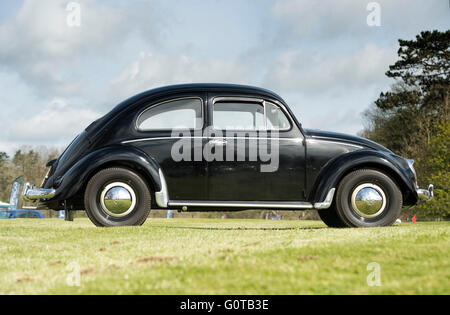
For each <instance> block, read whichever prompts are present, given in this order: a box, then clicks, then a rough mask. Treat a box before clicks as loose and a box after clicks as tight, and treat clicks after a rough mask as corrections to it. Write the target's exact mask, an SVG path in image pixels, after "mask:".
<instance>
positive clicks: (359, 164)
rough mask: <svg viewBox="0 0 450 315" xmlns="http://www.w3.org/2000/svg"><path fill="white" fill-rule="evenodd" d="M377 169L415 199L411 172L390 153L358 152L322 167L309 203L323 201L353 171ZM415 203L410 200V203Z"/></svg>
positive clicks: (348, 154)
mask: <svg viewBox="0 0 450 315" xmlns="http://www.w3.org/2000/svg"><path fill="white" fill-rule="evenodd" d="M365 167H367V168H377V169H380V170H382V171H385V172H387V173H388V175H390V176H391V177H393V179H394V180H395V181H397V183H398V184H399V185H400V188H401V190H403V192H404V193H405V191H404V190H405V189H406V192H407V195H408V196H412V197H411V198H413V199H414V197H417V194H416V188H415V184H414V182H415V181H414V175H413V173H412V171H411V170H410V169H409V168H407V167H405V166H404V165H402V164H401V163H400V161H399V160H398V159H397V158H395V156H394V155H393V154H391V153H386V152H381V151H373V150H359V151H354V152H350V153H347V154H344V155H342V156H339V157H338V158H336V159H334V160H332V161H331V162H329V163H328V164H327V165H325V166H324V168H323V170H322V171H321V172H320V174H319V176H318V177H317V180H316V182H315V184H314V186H313V189H312V191H311V194H310V199H311V201H315V202H317V201H319V200H325V198H326V196H327V194H328V192H329V191H330V189H332V188H337V185H338V184H339V182H340V180H341V179H342V178H343V177H344V176H345V175H347V174H348V173H349V172H351V171H352V170H354V169H361V168H365ZM414 202H415V201H414V200H412V201H411V203H414Z"/></svg>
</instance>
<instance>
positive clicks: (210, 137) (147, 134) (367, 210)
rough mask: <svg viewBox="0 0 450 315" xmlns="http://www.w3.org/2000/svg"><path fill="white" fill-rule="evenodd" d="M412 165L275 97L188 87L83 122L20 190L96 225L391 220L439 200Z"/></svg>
mask: <svg viewBox="0 0 450 315" xmlns="http://www.w3.org/2000/svg"><path fill="white" fill-rule="evenodd" d="M413 163H414V162H413V161H411V160H407V159H404V158H402V157H400V156H397V155H395V154H394V153H392V152H391V151H389V150H388V149H386V148H385V147H383V146H381V145H379V144H377V143H374V142H372V141H369V140H367V139H363V138H359V137H355V136H350V135H345V134H338V133H332V132H325V131H316V130H308V129H303V128H302V125H301V124H300V123H299V122H298V121H297V119H296V118H295V116H294V115H293V114H292V112H291V110H290V109H289V107H288V106H287V104H286V103H285V102H284V101H283V99H282V98H281V97H279V96H278V95H277V94H275V93H273V92H270V91H268V90H265V89H260V88H256V87H249V86H240V85H227V84H186V85H175V86H169V87H162V88H157V89H154V90H150V91H147V92H144V93H142V94H139V95H136V96H134V97H132V98H130V99H128V100H126V101H124V102H122V103H121V104H119V105H118V106H116V107H115V108H114V109H113V110H112V111H111V112H109V113H108V114H106V115H105V116H104V117H102V118H100V119H98V120H97V121H95V122H93V123H92V124H91V125H90V126H89V127H87V128H86V130H85V131H83V132H82V133H81V134H80V135H79V136H77V137H76V138H75V140H74V141H73V142H72V143H71V144H70V145H69V147H68V148H67V149H66V150H65V151H64V152H63V154H62V155H61V156H60V157H59V158H58V159H56V160H53V161H50V162H49V163H48V164H47V166H48V167H49V168H50V169H49V172H48V175H47V176H46V177H45V180H44V183H43V185H42V188H35V187H34V186H33V185H30V184H29V183H26V184H25V186H24V190H23V193H22V195H23V198H24V200H27V201H32V200H33V201H39V204H40V205H42V206H45V207H48V208H50V209H54V210H60V209H66V214H67V215H68V218H69V219H70V214H71V213H73V211H74V210H83V209H85V210H86V212H87V215H88V216H89V218H90V219H91V220H92V222H93V223H94V224H95V225H97V226H126V225H141V224H143V223H144V222H145V220H146V219H147V216H148V215H149V212H150V209H151V208H153V209H174V210H180V211H218V210H228V211H229V210H246V209H283V210H305V209H317V210H319V211H318V213H319V215H320V217H321V218H322V220H323V221H324V222H325V223H326V224H327V225H328V226H330V227H374V226H387V225H390V224H392V223H393V222H395V220H396V219H397V218H398V216H399V214H400V211H401V208H402V206H403V205H414V204H416V203H417V202H418V200H419V199H424V200H428V199H431V198H433V186H432V185H430V187H429V188H428V189H419V187H418V185H417V178H416V173H415V170H414V167H413Z"/></svg>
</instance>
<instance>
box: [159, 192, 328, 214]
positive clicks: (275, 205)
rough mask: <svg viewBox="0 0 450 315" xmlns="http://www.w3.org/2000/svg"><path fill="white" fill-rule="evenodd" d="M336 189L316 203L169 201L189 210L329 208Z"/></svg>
mask: <svg viewBox="0 0 450 315" xmlns="http://www.w3.org/2000/svg"><path fill="white" fill-rule="evenodd" d="M335 191H336V189H335V188H333V189H331V190H330V191H329V192H328V194H327V196H326V198H325V200H324V201H323V202H317V203H315V204H314V205H313V204H312V203H310V202H301V201H300V202H271V201H231V202H227V201H183V200H177V201H168V202H167V205H168V206H169V207H182V208H183V210H187V208H188V207H193V208H202V207H205V208H206V207H214V208H248V209H299V210H300V209H302V210H304V209H317V210H321V209H328V208H329V207H330V206H331V204H332V202H333V197H334V193H335Z"/></svg>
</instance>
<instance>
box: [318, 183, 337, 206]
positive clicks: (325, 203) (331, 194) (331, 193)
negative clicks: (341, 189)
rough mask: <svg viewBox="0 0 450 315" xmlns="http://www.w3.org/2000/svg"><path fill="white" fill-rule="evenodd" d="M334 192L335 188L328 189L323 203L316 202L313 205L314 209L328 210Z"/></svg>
mask: <svg viewBox="0 0 450 315" xmlns="http://www.w3.org/2000/svg"><path fill="white" fill-rule="evenodd" d="M335 192H336V188H332V189H330V191H329V192H328V194H327V197H326V198H325V200H324V201H323V202H316V203H315V204H314V209H317V210H322V209H328V208H330V207H331V204H332V203H333V198H334V193H335Z"/></svg>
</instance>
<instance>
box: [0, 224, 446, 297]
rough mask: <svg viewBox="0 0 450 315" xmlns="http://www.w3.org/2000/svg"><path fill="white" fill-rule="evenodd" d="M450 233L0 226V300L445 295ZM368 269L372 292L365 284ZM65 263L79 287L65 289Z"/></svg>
mask: <svg viewBox="0 0 450 315" xmlns="http://www.w3.org/2000/svg"><path fill="white" fill-rule="evenodd" d="M449 232H450V223H448V222H442V223H419V224H417V225H413V224H401V225H398V226H394V227H389V228H375V229H342V230H341V229H328V228H325V226H324V225H323V224H322V223H320V222H313V221H261V220H212V219H173V220H165V219H151V220H148V221H147V223H146V224H145V225H144V226H143V227H130V228H110V229H101V228H96V227H94V226H93V225H92V224H91V223H90V222H89V221H88V220H87V219H77V220H76V221H75V222H72V223H70V222H64V221H61V220H56V219H54V220H0V294H39V293H44V294H50V293H62V294H71V293H75V294H92V293H104V294H116V293H119V294H344V293H349V294H420V293H421V294H449V293H450V264H449V263H450V242H449ZM371 262H377V263H378V264H379V265H380V267H381V286H368V285H367V280H366V278H367V276H368V275H369V273H370V272H371V271H367V265H368V264H369V263H371ZM74 263H75V266H76V265H79V267H80V274H81V283H80V286H69V285H68V284H67V278H68V277H69V278H70V275H71V270H70V268H69V267H71V266H72V267H73V266H74V265H73V264H74ZM71 264H72V265H71Z"/></svg>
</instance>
